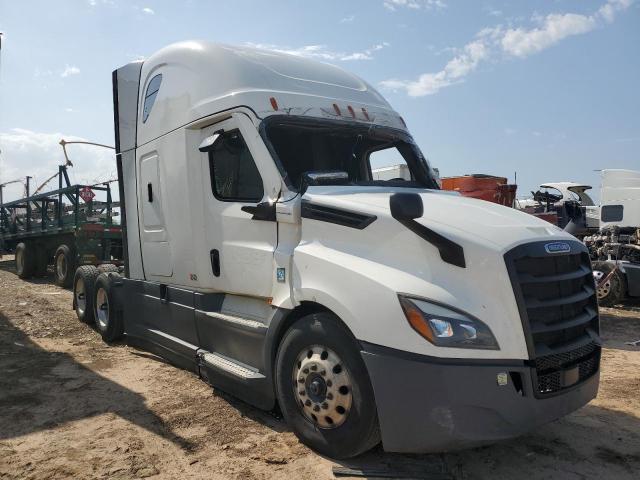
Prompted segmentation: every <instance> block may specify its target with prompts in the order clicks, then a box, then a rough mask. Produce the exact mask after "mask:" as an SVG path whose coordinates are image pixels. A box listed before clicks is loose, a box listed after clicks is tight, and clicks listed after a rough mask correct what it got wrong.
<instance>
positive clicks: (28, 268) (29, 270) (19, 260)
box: [16, 242, 37, 280]
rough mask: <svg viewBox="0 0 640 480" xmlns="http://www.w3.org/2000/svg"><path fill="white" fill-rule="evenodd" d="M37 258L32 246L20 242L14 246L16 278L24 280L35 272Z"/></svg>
mask: <svg viewBox="0 0 640 480" xmlns="http://www.w3.org/2000/svg"><path fill="white" fill-rule="evenodd" d="M36 267H37V258H36V252H35V249H34V248H33V245H31V244H30V243H24V242H20V243H19V244H18V245H17V246H16V272H17V274H18V277H20V278H22V279H23V280H26V279H28V278H31V277H33V274H34V273H35V272H36Z"/></svg>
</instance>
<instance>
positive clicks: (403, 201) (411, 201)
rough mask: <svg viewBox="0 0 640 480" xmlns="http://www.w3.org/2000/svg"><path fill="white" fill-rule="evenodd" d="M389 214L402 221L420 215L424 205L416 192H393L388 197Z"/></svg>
mask: <svg viewBox="0 0 640 480" xmlns="http://www.w3.org/2000/svg"><path fill="white" fill-rule="evenodd" d="M389 208H390V209H391V216H392V217H393V218H395V219H396V220H398V221H400V222H402V221H407V220H415V219H416V218H420V217H422V214H423V213H424V205H423V204H422V197H421V196H420V195H418V194H417V193H394V194H393V195H391V197H390V198H389Z"/></svg>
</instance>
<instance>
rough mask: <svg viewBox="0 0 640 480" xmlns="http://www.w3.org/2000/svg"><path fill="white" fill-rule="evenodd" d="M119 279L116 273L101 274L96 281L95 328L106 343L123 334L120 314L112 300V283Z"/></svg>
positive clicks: (113, 299)
mask: <svg viewBox="0 0 640 480" xmlns="http://www.w3.org/2000/svg"><path fill="white" fill-rule="evenodd" d="M118 278H120V276H119V275H118V274H117V273H113V272H109V273H107V272H105V273H101V274H100V275H99V276H98V279H97V280H96V293H95V301H94V307H93V308H94V312H95V313H94V315H95V319H96V327H97V328H98V332H99V333H100V335H101V336H102V340H104V341H105V342H107V343H110V342H113V341H115V340H118V339H119V338H121V337H122V335H123V334H124V323H123V321H122V312H121V311H120V308H118V306H117V305H116V300H115V298H114V291H113V290H114V281H115V280H116V279H118Z"/></svg>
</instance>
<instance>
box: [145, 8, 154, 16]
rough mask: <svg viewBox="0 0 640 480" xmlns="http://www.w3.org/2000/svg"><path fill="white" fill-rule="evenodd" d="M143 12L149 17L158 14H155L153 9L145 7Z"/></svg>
mask: <svg viewBox="0 0 640 480" xmlns="http://www.w3.org/2000/svg"><path fill="white" fill-rule="evenodd" d="M142 11H143V12H144V13H146V14H147V15H155V13H156V12H154V11H153V9H151V8H149V7H144V8H143V9H142Z"/></svg>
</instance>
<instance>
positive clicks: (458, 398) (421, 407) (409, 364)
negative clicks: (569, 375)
mask: <svg viewBox="0 0 640 480" xmlns="http://www.w3.org/2000/svg"><path fill="white" fill-rule="evenodd" d="M362 346H363V351H362V357H363V359H364V361H365V364H366V366H367V370H368V372H369V377H370V378H371V383H372V385H373V390H374V393H375V397H376V405H377V408H378V418H379V422H380V429H381V433H382V444H383V447H384V449H385V450H386V451H389V452H407V453H409V452H410V453H435V452H444V451H451V450H460V449H464V448H470V447H474V446H478V445H483V444H486V443H491V442H495V441H498V440H503V439H508V438H512V437H516V436H518V435H521V434H523V433H526V432H528V431H529V430H531V429H533V428H535V427H537V426H540V425H542V424H545V423H547V422H550V421H552V420H555V419H557V418H560V417H562V416H564V415H566V414H568V413H571V412H573V411H575V410H577V409H578V408H580V407H582V406H583V405H585V404H587V403H588V402H589V401H590V400H591V399H593V398H595V396H596V394H597V392H598V383H599V371H598V372H597V373H596V374H595V375H593V376H592V377H590V378H588V379H587V380H585V381H583V382H582V383H580V384H578V385H576V386H575V387H573V388H571V389H569V390H567V391H563V392H562V393H560V394H557V395H554V396H550V397H549V398H540V399H539V398H535V396H534V393H533V383H532V369H531V368H530V367H528V366H526V365H525V364H524V362H522V361H511V362H509V361H491V360H473V359H471V360H454V359H437V358H433V357H426V356H422V355H416V354H411V353H407V352H401V351H399V350H394V349H390V348H386V347H381V346H378V345H372V344H366V343H363V344H362ZM499 373H506V374H507V378H508V381H507V384H506V385H502V386H500V385H498V382H497V376H498V374H499ZM516 374H519V378H520V380H521V382H520V383H521V387H520V389H519V390H520V391H518V388H517V387H519V386H520V385H518V381H517V378H518V375H516ZM514 379H515V382H514Z"/></svg>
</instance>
